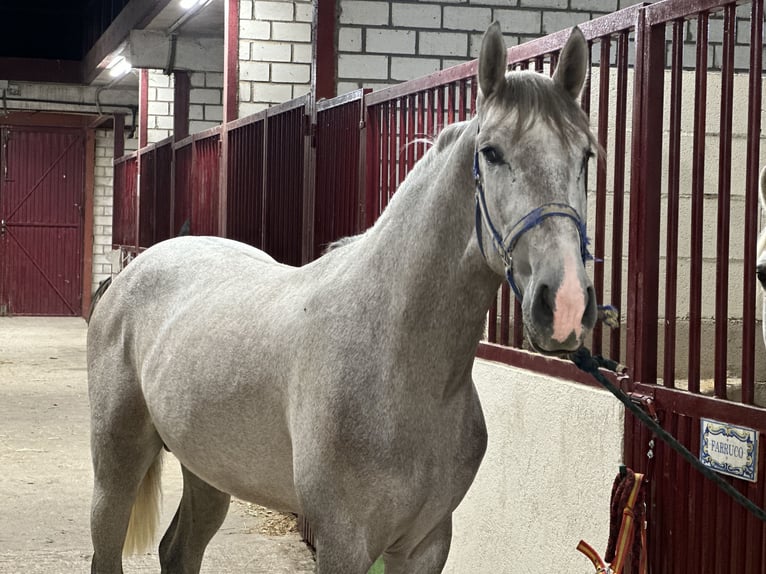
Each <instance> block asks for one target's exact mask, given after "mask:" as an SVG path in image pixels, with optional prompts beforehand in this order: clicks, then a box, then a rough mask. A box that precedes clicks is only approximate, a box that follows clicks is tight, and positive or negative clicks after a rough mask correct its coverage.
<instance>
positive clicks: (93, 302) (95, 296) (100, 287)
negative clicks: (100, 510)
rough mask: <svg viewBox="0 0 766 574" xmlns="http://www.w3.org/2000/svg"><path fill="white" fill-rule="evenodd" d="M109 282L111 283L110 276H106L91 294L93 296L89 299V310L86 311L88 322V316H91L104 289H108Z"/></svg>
mask: <svg viewBox="0 0 766 574" xmlns="http://www.w3.org/2000/svg"><path fill="white" fill-rule="evenodd" d="M111 284H112V278H111V277H107V278H106V279H104V280H103V281H102V282H101V283H99V284H98V289H96V292H95V293H94V294H93V298H92V299H91V300H90V310H89V311H88V323H90V318H91V317H93V311H95V310H96V304H97V303H98V302H99V301H100V300H101V297H103V296H104V293H106V290H107V289H109V286H110V285H111Z"/></svg>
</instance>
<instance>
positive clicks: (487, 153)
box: [481, 146, 503, 164]
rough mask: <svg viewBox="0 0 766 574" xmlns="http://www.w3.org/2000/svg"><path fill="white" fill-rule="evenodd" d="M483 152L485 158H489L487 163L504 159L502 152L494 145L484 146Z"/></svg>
mask: <svg viewBox="0 0 766 574" xmlns="http://www.w3.org/2000/svg"><path fill="white" fill-rule="evenodd" d="M481 153H482V155H483V156H484V159H485V160H487V163H489V164H497V163H500V162H501V161H503V156H501V155H500V153H499V152H498V151H497V150H496V149H495V148H493V147H492V146H487V147H485V148H483V149H482V150H481Z"/></svg>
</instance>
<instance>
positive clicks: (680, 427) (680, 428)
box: [665, 414, 691, 574]
mask: <svg viewBox="0 0 766 574" xmlns="http://www.w3.org/2000/svg"><path fill="white" fill-rule="evenodd" d="M673 417H674V418H675V419H676V420H677V421H678V423H677V425H676V433H677V434H676V437H677V438H678V440H679V442H680V443H681V444H684V445H686V444H689V430H690V426H691V420H690V419H689V418H688V417H684V416H681V415H678V414H674V415H673ZM674 458H675V473H674V474H675V475H674V476H673V479H672V480H671V481H666V482H665V484H668V485H669V486H670V487H671V488H673V496H672V500H673V506H672V510H671V512H672V516H673V520H672V529H673V530H672V532H673V533H674V540H672V541H670V542H671V543H670V544H668V545H667V548H668V550H670V552H672V553H673V565H674V569H673V571H672V574H686V571H685V569H686V566H685V565H686V560H685V557H686V553H685V552H684V549H683V546H682V545H683V544H684V541H686V540H687V539H688V537H689V521H690V512H689V511H690V508H689V497H688V496H687V492H688V488H689V471H690V469H691V467H690V466H689V464H687V463H686V461H684V459H683V458H681V457H680V456H676V457H674Z"/></svg>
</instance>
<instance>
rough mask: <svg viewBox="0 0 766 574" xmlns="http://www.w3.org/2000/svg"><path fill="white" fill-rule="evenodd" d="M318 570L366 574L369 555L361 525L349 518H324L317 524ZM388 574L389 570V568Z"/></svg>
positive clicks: (324, 573)
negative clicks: (350, 520)
mask: <svg viewBox="0 0 766 574" xmlns="http://www.w3.org/2000/svg"><path fill="white" fill-rule="evenodd" d="M312 528H313V529H314V535H315V540H316V574H367V572H368V571H369V569H370V568H371V567H372V564H373V562H374V560H373V559H372V558H370V555H369V552H368V550H367V542H366V541H365V540H364V538H363V537H362V536H361V534H360V533H361V529H358V528H354V527H353V526H352V525H351V524H349V523H348V522H342V521H338V522H335V521H331V520H322V521H321V523H320V524H318V525H316V526H315V525H314V524H313V523H312ZM386 574H388V570H386Z"/></svg>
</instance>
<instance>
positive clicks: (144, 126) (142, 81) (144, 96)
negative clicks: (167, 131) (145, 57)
mask: <svg viewBox="0 0 766 574" xmlns="http://www.w3.org/2000/svg"><path fill="white" fill-rule="evenodd" d="M148 123H149V70H146V69H144V70H139V72H138V147H139V149H141V148H142V147H144V146H145V145H146V144H147V140H148V134H149V132H148V129H149V126H148ZM134 127H135V126H134Z"/></svg>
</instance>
